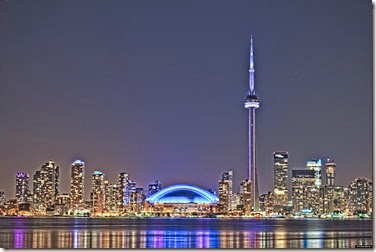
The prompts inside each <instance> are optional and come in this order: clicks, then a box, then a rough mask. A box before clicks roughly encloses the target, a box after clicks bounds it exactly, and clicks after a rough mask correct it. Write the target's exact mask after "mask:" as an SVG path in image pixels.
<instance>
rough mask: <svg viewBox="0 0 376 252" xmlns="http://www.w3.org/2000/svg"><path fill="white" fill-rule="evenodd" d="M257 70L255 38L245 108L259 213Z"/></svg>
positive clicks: (255, 205)
mask: <svg viewBox="0 0 376 252" xmlns="http://www.w3.org/2000/svg"><path fill="white" fill-rule="evenodd" d="M254 75H255V69H254V64H253V37H252V36H251V47H250V55H249V92H248V95H247V97H246V98H245V100H244V107H245V108H246V109H248V113H249V118H248V119H249V121H248V179H249V181H251V182H252V191H253V192H252V197H253V199H252V207H253V211H259V209H260V204H259V192H258V181H257V167H256V109H257V108H258V107H259V104H260V102H259V98H258V97H257V96H256V92H255V77H254Z"/></svg>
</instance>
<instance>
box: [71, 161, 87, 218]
mask: <svg viewBox="0 0 376 252" xmlns="http://www.w3.org/2000/svg"><path fill="white" fill-rule="evenodd" d="M84 183H85V162H83V161H81V160H75V161H74V162H73V163H72V164H71V209H72V212H73V213H74V214H77V213H79V212H80V211H81V210H83V208H84V207H83V204H84Z"/></svg>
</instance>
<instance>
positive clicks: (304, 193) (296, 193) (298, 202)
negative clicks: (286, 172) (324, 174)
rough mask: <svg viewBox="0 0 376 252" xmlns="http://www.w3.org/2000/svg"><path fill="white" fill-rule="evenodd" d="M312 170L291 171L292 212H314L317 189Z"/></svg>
mask: <svg viewBox="0 0 376 252" xmlns="http://www.w3.org/2000/svg"><path fill="white" fill-rule="evenodd" d="M315 182H316V178H315V171H314V170H292V203H293V207H294V212H300V211H302V210H304V211H306V210H308V211H311V212H314V211H315V210H316V205H317V202H316V201H317V198H318V188H317V187H316V185H315Z"/></svg>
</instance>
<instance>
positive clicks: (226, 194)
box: [218, 171, 233, 213]
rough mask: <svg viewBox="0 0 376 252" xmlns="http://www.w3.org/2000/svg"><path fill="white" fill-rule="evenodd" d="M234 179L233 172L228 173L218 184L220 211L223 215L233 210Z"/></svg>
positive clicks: (224, 174) (225, 173)
mask: <svg viewBox="0 0 376 252" xmlns="http://www.w3.org/2000/svg"><path fill="white" fill-rule="evenodd" d="M232 179H233V173H232V171H226V172H224V173H223V174H222V179H221V180H219V182H218V196H219V211H220V212H221V213H227V212H228V211H229V210H230V209H231V196H232V184H233V182H232Z"/></svg>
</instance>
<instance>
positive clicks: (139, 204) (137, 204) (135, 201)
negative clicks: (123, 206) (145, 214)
mask: <svg viewBox="0 0 376 252" xmlns="http://www.w3.org/2000/svg"><path fill="white" fill-rule="evenodd" d="M130 195H131V198H130V212H131V213H137V214H140V213H141V211H142V210H143V209H144V204H145V194H144V189H143V188H142V187H137V188H136V189H135V190H131V192H130Z"/></svg>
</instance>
